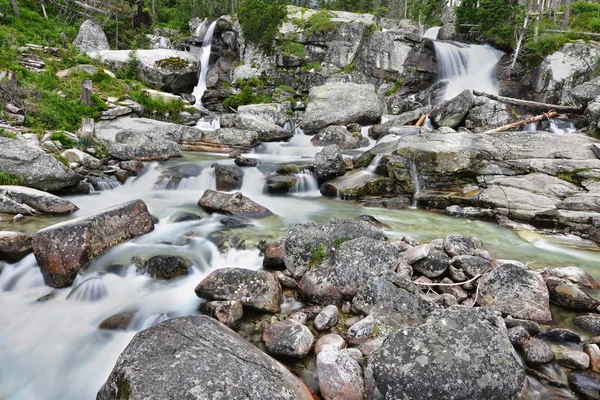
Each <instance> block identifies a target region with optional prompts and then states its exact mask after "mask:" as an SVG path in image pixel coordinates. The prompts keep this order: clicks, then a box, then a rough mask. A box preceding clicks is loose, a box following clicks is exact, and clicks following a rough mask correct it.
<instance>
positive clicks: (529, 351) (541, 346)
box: [523, 339, 554, 364]
mask: <svg viewBox="0 0 600 400" xmlns="http://www.w3.org/2000/svg"><path fill="white" fill-rule="evenodd" d="M523 352H524V353H525V360H527V362H528V363H531V364H546V363H549V362H551V361H552V360H554V353H553V352H552V349H550V346H548V345H547V344H546V343H544V342H542V341H541V340H539V339H530V340H527V341H525V342H524V343H523Z"/></svg>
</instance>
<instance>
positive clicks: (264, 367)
mask: <svg viewBox="0 0 600 400" xmlns="http://www.w3.org/2000/svg"><path fill="white" fill-rule="evenodd" d="M125 398H127V399H129V400H142V399H149V398H160V399H168V398H177V399H190V400H191V399H194V400H208V399H211V400H213V399H214V400H227V399H274V400H311V399H312V398H313V397H312V395H311V393H310V391H309V390H308V388H307V387H306V386H305V385H304V383H302V381H300V380H299V379H298V378H296V377H295V376H294V375H292V374H291V373H290V372H289V371H288V370H287V369H286V368H285V367H284V366H283V365H282V364H280V363H279V362H277V361H275V360H273V359H272V358H271V357H269V356H268V355H266V354H265V353H263V352H262V351H260V350H259V349H258V348H256V347H255V346H253V345H252V344H250V342H248V341H246V340H245V339H243V338H242V337H241V336H239V335H238V334H237V333H235V332H234V331H232V330H231V329H229V328H227V327H226V326H225V325H223V324H221V323H219V322H217V321H215V320H214V319H212V318H210V317H207V316H198V315H193V316H189V317H185V318H176V319H172V320H169V321H166V322H163V323H162V324H160V325H157V326H155V327H153V328H150V329H147V330H145V331H142V332H139V333H138V334H137V335H136V336H135V337H134V338H133V339H132V341H131V342H130V343H129V345H128V346H127V348H126V349H125V350H124V351H123V353H121V355H120V356H119V359H118V360H117V363H116V365H115V367H114V369H113V370H112V372H111V374H110V376H109V377H108V379H107V381H106V383H105V384H104V385H103V386H102V388H100V391H99V392H98V396H97V399H98V400H116V399H125Z"/></svg>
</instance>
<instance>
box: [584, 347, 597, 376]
mask: <svg viewBox="0 0 600 400" xmlns="http://www.w3.org/2000/svg"><path fill="white" fill-rule="evenodd" d="M583 351H585V353H586V354H587V355H588V356H589V357H590V369H591V370H592V371H594V372H598V371H600V347H598V345H597V344H586V345H585V346H583Z"/></svg>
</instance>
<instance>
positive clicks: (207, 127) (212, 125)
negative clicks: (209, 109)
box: [196, 118, 221, 131]
mask: <svg viewBox="0 0 600 400" xmlns="http://www.w3.org/2000/svg"><path fill="white" fill-rule="evenodd" d="M196 128H198V129H200V130H203V131H214V130H217V129H221V120H220V119H219V118H214V119H211V120H206V119H204V118H201V119H200V120H198V122H197V123H196Z"/></svg>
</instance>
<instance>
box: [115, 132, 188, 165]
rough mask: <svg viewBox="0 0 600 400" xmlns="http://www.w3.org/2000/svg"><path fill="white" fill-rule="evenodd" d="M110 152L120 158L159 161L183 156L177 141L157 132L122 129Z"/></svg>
mask: <svg viewBox="0 0 600 400" xmlns="http://www.w3.org/2000/svg"><path fill="white" fill-rule="evenodd" d="M108 152H109V153H110V155H111V156H113V157H115V158H118V159H119V160H138V161H157V160H166V159H168V158H171V157H181V155H182V153H181V150H180V149H179V145H178V144H177V142H175V141H173V140H170V139H168V138H167V137H165V136H164V135H162V134H160V133H157V132H137V131H127V130H124V131H120V132H119V133H117V136H116V137H115V142H114V143H113V144H111V146H110V148H109V150H108Z"/></svg>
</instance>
